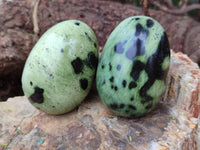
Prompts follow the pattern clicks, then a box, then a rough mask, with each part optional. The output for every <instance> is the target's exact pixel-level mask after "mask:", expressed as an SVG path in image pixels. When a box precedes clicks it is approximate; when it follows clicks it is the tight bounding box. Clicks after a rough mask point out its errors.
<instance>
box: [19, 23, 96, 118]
mask: <svg viewBox="0 0 200 150" xmlns="http://www.w3.org/2000/svg"><path fill="white" fill-rule="evenodd" d="M97 64H98V43H97V39H96V36H95V34H94V32H93V30H92V29H91V28H90V27H89V26H88V25H87V24H85V23H84V22H81V21H79V20H68V21H63V22H60V23H58V24H56V25H54V26H53V27H51V28H50V29H49V30H47V31H46V32H45V33H44V34H43V35H42V36H41V38H40V39H39V40H38V42H37V43H36V45H35V46H34V47H33V49H32V51H31V53H30V54H29V56H28V58H27V61H26V63H25V66H24V70H23V74H22V88H23V91H24V94H25V95H26V97H28V99H29V101H30V102H31V103H32V104H33V105H34V106H35V107H36V108H38V109H40V110H42V111H44V112H46V113H48V114H55V115H58V114H63V113H66V112H69V111H71V110H72V109H74V108H75V107H76V106H77V105H78V104H80V102H81V101H82V100H83V99H84V98H85V97H86V96H87V94H88V93H89V91H90V89H91V85H92V82H93V80H94V77H95V73H96V68H97Z"/></svg>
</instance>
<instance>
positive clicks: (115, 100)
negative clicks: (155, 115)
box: [96, 16, 170, 117]
mask: <svg viewBox="0 0 200 150" xmlns="http://www.w3.org/2000/svg"><path fill="white" fill-rule="evenodd" d="M169 64H170V49H169V42H168V38H167V35H166V33H165V31H164V29H163V27H162V26H161V25H160V24H159V23H158V22H157V21H156V20H154V19H152V18H150V17H146V16H134V17H129V18H127V19H125V20H124V21H122V22H121V23H120V24H119V25H118V26H117V27H116V28H115V29H114V30H113V32H112V33H111V35H110V36H109V38H108V40H107V42H106V44H105V46H104V48H103V51H102V54H101V57H100V60H99V64H98V68H97V75H96V83H97V90H98V93H99V96H100V98H101V100H102V102H103V103H104V104H105V105H106V106H108V108H109V109H110V110H111V111H112V112H114V113H115V114H117V115H119V116H124V117H139V116H143V115H144V114H146V113H148V112H150V111H151V110H152V109H154V108H155V106H156V104H157V103H158V101H159V98H160V97H161V95H162V94H163V92H164V91H165V87H166V85H165V79H166V76H167V73H168V68H169Z"/></svg>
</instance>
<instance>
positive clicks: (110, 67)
mask: <svg viewBox="0 0 200 150" xmlns="http://www.w3.org/2000/svg"><path fill="white" fill-rule="evenodd" d="M109 70H110V71H111V70H112V65H111V63H109Z"/></svg>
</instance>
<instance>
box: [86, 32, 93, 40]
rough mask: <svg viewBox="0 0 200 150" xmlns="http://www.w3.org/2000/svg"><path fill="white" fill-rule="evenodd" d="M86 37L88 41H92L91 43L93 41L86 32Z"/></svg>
mask: <svg viewBox="0 0 200 150" xmlns="http://www.w3.org/2000/svg"><path fill="white" fill-rule="evenodd" d="M85 36H86V37H87V39H88V40H90V41H91V40H92V39H91V37H90V36H89V35H88V33H87V32H85Z"/></svg>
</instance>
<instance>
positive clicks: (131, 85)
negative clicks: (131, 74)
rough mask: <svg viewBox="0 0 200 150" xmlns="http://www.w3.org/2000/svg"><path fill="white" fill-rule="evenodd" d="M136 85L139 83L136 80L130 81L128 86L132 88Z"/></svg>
mask: <svg viewBox="0 0 200 150" xmlns="http://www.w3.org/2000/svg"><path fill="white" fill-rule="evenodd" d="M136 86H137V84H136V83H135V82H133V81H132V82H130V83H129V86H128V88H129V89H132V88H135V87H136Z"/></svg>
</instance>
